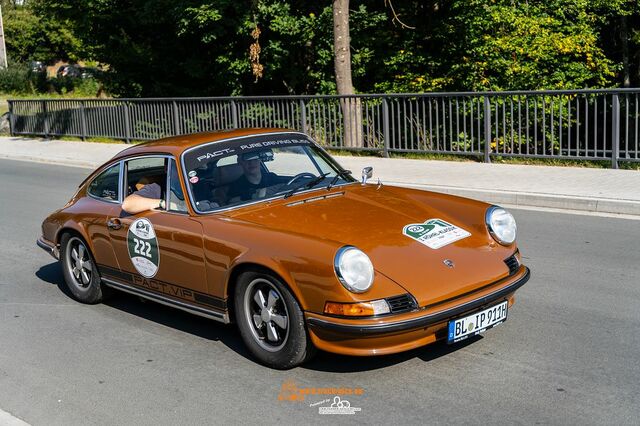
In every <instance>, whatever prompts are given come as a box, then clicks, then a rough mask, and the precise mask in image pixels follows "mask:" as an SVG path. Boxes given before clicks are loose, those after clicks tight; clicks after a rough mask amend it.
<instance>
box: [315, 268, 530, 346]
mask: <svg viewBox="0 0 640 426" xmlns="http://www.w3.org/2000/svg"><path fill="white" fill-rule="evenodd" d="M530 276H531V273H530V271H529V269H528V268H527V267H525V266H523V267H522V269H521V270H520V271H519V272H518V273H516V274H514V275H513V276H511V277H508V278H507V279H503V280H500V281H498V282H496V283H495V285H493V286H491V287H490V288H488V289H487V290H486V291H484V292H482V293H480V294H477V295H475V297H472V298H471V299H470V300H460V301H457V302H458V303H454V304H453V306H448V307H445V308H444V309H442V310H439V311H435V312H432V311H425V310H423V311H422V312H420V311H418V312H413V313H410V314H403V315H402V318H394V319H390V318H388V317H387V318H378V319H371V320H344V319H336V318H331V317H327V316H324V315H317V314H311V313H307V315H306V316H307V324H308V326H309V331H310V334H311V338H312V340H313V342H314V344H316V346H318V347H319V348H320V349H323V350H326V351H329V352H337V353H343V354H347V355H375V354H387V353H395V352H400V351H404V350H407V349H411V348H414V347H418V346H422V345H425V344H428V343H431V342H434V341H436V340H440V339H442V338H444V337H446V327H447V323H448V321H449V320H452V319H455V318H459V317H462V316H465V315H468V314H471V313H473V312H474V311H478V310H482V309H484V308H486V307H488V306H489V305H493V304H496V303H499V302H502V301H504V300H508V301H509V305H510V306H511V304H513V301H514V297H513V295H514V293H515V291H516V290H517V289H519V288H520V287H522V286H523V285H524V284H525V283H526V282H527V281H528V280H529V278H530Z"/></svg>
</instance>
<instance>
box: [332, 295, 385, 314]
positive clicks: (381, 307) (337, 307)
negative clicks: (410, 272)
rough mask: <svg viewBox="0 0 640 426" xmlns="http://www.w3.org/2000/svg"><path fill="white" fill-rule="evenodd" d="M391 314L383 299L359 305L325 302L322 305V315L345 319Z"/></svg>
mask: <svg viewBox="0 0 640 426" xmlns="http://www.w3.org/2000/svg"><path fill="white" fill-rule="evenodd" d="M389 312H391V310H390V309H389V305H388V304H387V301H386V300H384V299H380V300H372V301H371V302H360V303H337V302H327V303H325V305H324V313H325V314H329V315H339V316H345V317H368V316H372V315H381V314H388V313H389Z"/></svg>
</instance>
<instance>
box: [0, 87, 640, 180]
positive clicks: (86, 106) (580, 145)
mask: <svg viewBox="0 0 640 426" xmlns="http://www.w3.org/2000/svg"><path fill="white" fill-rule="evenodd" d="M639 95H640V89H617V90H575V91H515V92H465V93H424V94H393V95H357V96H274V97H216V98H155V99H73V100H72V99H46V100H42V99H34V100H9V111H10V125H11V133H12V135H36V136H43V137H47V138H48V137H54V136H77V137H80V138H82V139H85V138H89V137H107V138H113V139H122V140H124V141H126V142H130V141H132V140H149V139H157V138H161V137H165V136H173V135H180V134H188V133H197V132H204V131H213V130H225V129H234V128H240V127H280V128H289V129H296V130H300V131H302V132H305V133H307V134H309V135H310V136H312V137H313V138H314V139H315V140H316V141H318V142H319V143H320V144H322V145H324V146H325V147H327V148H331V149H344V150H356V151H377V152H381V153H382V154H383V155H385V156H388V155H389V153H393V152H398V153H399V152H403V153H410V152H411V153H439V154H451V155H470V156H477V157H480V158H482V159H483V160H484V161H487V162H488V161H490V160H491V158H492V157H497V156H503V157H535V158H554V159H571V160H605V161H610V162H611V165H612V167H614V168H617V167H618V163H619V162H620V161H640V155H639V153H638V152H639V151H640V142H639V137H638V133H639V126H638V124H639V118H640V112H639V106H640V104H639V98H638V97H639Z"/></svg>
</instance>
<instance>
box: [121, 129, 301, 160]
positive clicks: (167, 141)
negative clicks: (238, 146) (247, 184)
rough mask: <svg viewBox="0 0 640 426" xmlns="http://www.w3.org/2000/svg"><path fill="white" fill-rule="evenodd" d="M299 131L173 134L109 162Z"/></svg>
mask: <svg viewBox="0 0 640 426" xmlns="http://www.w3.org/2000/svg"><path fill="white" fill-rule="evenodd" d="M282 132H286V133H299V132H298V131H297V130H292V129H279V128H246V129H234V130H223V131H218V132H206V133H194V134H190V135H180V136H172V137H169V138H163V139H158V140H154V141H149V142H143V143H141V144H138V145H134V146H132V147H130V148H127V149H125V150H123V151H120V152H119V153H118V154H116V155H115V156H114V157H113V158H112V159H111V160H109V162H111V161H113V160H115V159H119V158H123V157H130V156H132V155H143V154H171V155H174V156H175V157H179V156H180V155H181V154H182V153H183V152H184V151H185V150H186V149H189V148H191V147H194V146H197V145H201V144H204V143H208V142H221V141H224V140H228V139H233V138H237V137H242V136H253V135H263V134H267V133H282Z"/></svg>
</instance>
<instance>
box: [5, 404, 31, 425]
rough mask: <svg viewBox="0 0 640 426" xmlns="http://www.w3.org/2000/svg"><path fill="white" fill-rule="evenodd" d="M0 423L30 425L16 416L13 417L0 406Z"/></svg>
mask: <svg viewBox="0 0 640 426" xmlns="http://www.w3.org/2000/svg"><path fill="white" fill-rule="evenodd" d="M0 425H1V426H30V425H29V423H27V422H23V421H22V420H20V419H19V418H17V417H13V416H12V415H11V414H9V413H7V412H6V411H3V410H2V409H1V408H0Z"/></svg>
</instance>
